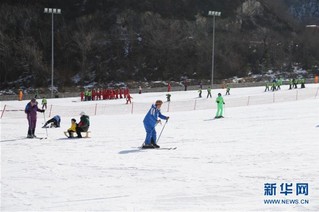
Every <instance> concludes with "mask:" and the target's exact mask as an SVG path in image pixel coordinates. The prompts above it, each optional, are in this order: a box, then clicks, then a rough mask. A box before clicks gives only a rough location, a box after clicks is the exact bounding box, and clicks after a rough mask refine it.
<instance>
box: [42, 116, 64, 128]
mask: <svg viewBox="0 0 319 212" xmlns="http://www.w3.org/2000/svg"><path fill="white" fill-rule="evenodd" d="M60 123H61V117H60V116H59V115H56V116H54V117H53V118H52V119H50V120H48V121H47V122H45V124H44V125H43V127H42V128H46V127H47V125H48V124H51V126H50V127H60Z"/></svg>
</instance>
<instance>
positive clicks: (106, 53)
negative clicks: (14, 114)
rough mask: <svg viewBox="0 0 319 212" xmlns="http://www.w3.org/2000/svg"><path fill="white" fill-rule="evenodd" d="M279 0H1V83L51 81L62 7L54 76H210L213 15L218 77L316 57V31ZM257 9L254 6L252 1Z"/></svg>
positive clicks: (69, 81)
mask: <svg viewBox="0 0 319 212" xmlns="http://www.w3.org/2000/svg"><path fill="white" fill-rule="evenodd" d="M286 1H287V0H282V1H275V0H269V1H260V2H261V4H262V12H259V13H258V14H245V13H243V12H242V11H241V5H242V3H243V2H244V0H218V1H213V0H201V1H197V0H95V1H93V0H68V1H62V0H55V1H53V0H51V1H45V0H38V1H27V0H24V1H22V0H20V1H19V0H13V1H12V0H11V1H10V0H3V1H1V3H0V59H1V60H0V82H1V85H2V87H4V86H8V85H9V84H10V82H15V83H16V84H19V86H21V85H24V86H47V85H49V84H50V76H51V16H50V15H48V14H44V13H43V9H44V7H55V8H61V9H62V14H61V15H55V18H54V20H55V79H56V80H55V82H56V84H57V85H59V86H63V85H73V84H74V81H73V79H74V78H78V79H79V82H78V83H79V84H86V83H89V82H92V81H95V82H99V83H104V82H109V81H127V80H137V81H139V80H179V79H180V78H181V77H182V76H187V77H189V78H197V79H210V73H211V53H212V31H213V25H212V23H213V22H212V18H211V17H208V16H207V13H208V10H210V9H211V10H218V11H222V17H220V18H217V22H216V46H215V48H216V58H215V61H216V70H217V71H216V76H215V77H216V79H217V80H221V79H223V78H227V77H231V76H235V75H236V76H245V75H246V74H247V73H248V72H253V73H261V72H262V71H265V70H268V69H281V70H283V69H286V70H289V69H290V68H291V65H292V64H294V63H298V64H300V65H301V66H302V67H303V68H305V69H311V68H313V67H314V66H315V65H318V60H319V49H318V46H319V39H318V35H319V32H318V30H316V29H305V28H304V25H302V23H301V22H300V21H296V20H295V19H294V18H293V17H292V15H291V14H290V13H289V10H288V9H289V8H288V7H287V4H286ZM318 5H319V3H318ZM252 11H254V10H252Z"/></svg>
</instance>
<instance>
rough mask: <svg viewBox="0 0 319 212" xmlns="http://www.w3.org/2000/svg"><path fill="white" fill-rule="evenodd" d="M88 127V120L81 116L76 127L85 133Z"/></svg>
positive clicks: (85, 116)
mask: <svg viewBox="0 0 319 212" xmlns="http://www.w3.org/2000/svg"><path fill="white" fill-rule="evenodd" d="M89 126H90V118H89V116H87V115H82V116H81V118H80V122H79V124H78V127H80V128H82V129H83V130H84V132H85V131H87V130H88V129H89Z"/></svg>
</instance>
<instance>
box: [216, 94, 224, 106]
mask: <svg viewBox="0 0 319 212" xmlns="http://www.w3.org/2000/svg"><path fill="white" fill-rule="evenodd" d="M216 103H217V104H218V105H219V106H220V105H223V104H225V102H224V99H223V97H222V96H218V97H217V98H216Z"/></svg>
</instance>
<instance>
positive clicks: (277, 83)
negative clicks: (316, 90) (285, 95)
mask: <svg viewBox="0 0 319 212" xmlns="http://www.w3.org/2000/svg"><path fill="white" fill-rule="evenodd" d="M282 84H283V80H282V79H274V80H273V81H272V82H267V83H266V85H265V92H266V91H278V90H281V86H282ZM298 84H300V88H305V87H306V86H305V84H306V80H305V79H303V78H301V79H295V78H292V79H289V90H291V89H293V88H294V89H296V88H298Z"/></svg>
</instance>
